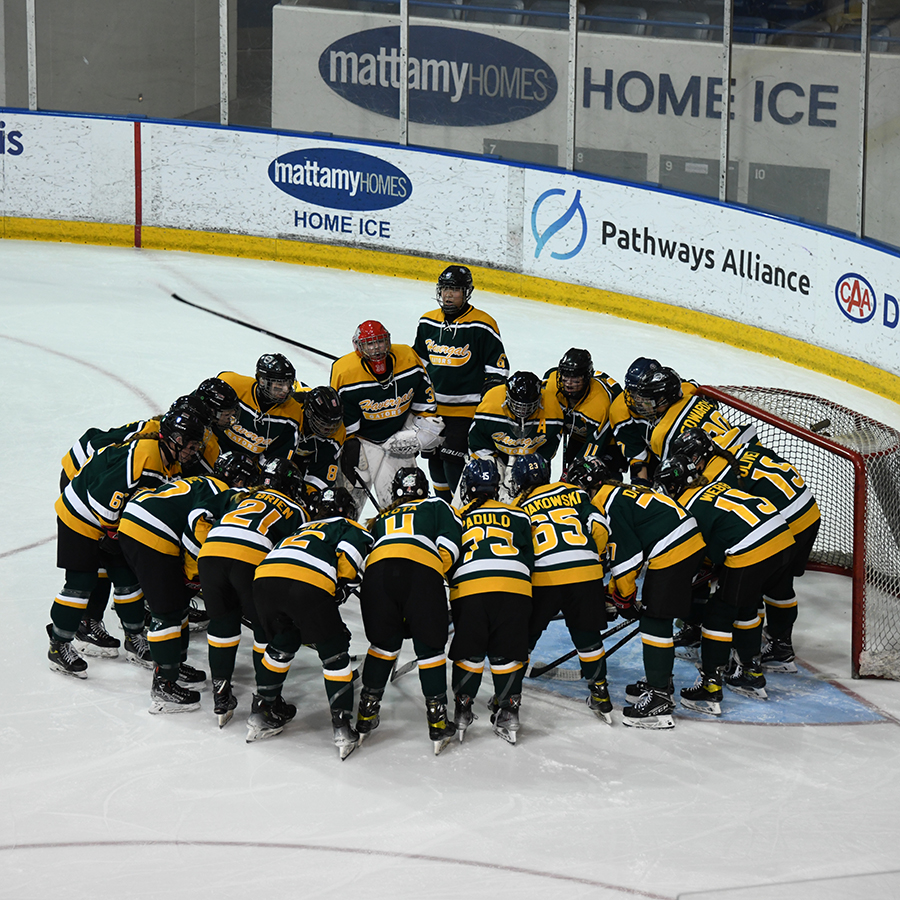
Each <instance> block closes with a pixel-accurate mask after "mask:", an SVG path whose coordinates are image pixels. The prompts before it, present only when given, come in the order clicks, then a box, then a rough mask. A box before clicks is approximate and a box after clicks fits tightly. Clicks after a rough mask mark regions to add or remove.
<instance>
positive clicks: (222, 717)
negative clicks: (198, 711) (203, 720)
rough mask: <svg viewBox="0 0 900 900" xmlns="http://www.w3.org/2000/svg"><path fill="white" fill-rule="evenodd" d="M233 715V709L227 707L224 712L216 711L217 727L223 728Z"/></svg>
mask: <svg viewBox="0 0 900 900" xmlns="http://www.w3.org/2000/svg"><path fill="white" fill-rule="evenodd" d="M233 715H234V710H233V709H229V710H228V711H227V712H224V713H216V718H217V719H218V720H219V728H224V727H225V726H226V725H227V724H228V723H229V722H230V721H231V718H232V716H233Z"/></svg>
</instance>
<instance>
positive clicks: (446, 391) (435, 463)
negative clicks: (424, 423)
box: [413, 265, 509, 503]
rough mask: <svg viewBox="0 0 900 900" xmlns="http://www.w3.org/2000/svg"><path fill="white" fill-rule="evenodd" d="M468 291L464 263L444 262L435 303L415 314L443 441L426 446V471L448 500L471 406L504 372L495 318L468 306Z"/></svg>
mask: <svg viewBox="0 0 900 900" xmlns="http://www.w3.org/2000/svg"><path fill="white" fill-rule="evenodd" d="M473 290H474V285H473V282H472V272H471V271H470V270H469V269H468V268H467V267H466V266H457V265H451V266H447V268H446V269H444V271H443V272H441V274H440V276H439V277H438V280H437V288H436V290H435V296H436V299H437V301H438V307H439V308H438V309H434V310H432V311H431V312H427V313H425V315H424V316H422V317H421V318H420V319H419V327H418V330H417V331H416V339H415V342H414V343H413V348H414V349H415V351H416V353H418V354H419V357H420V359H421V360H422V362H423V363H424V364H425V370H426V371H427V372H428V375H429V377H430V378H431V383H432V384H433V385H434V393H435V397H436V399H437V411H438V415H439V416H441V418H442V419H443V420H444V442H443V444H442V445H441V446H440V448H439V449H434V450H431V451H428V470H429V474H430V475H431V481H432V484H433V485H434V489H435V493H436V494H437V496H438V497H441V498H442V499H444V500H446V501H447V502H448V503H449V502H450V498H451V497H452V496H453V493H454V491H455V490H456V486H457V485H458V484H459V477H460V475H461V474H462V470H463V466H464V465H465V463H466V457H467V455H468V435H469V427H470V426H471V424H472V417H473V416H474V415H475V407H476V406H477V405H478V404H479V403H480V402H481V398H482V396H483V395H484V393H485V391H486V390H487V389H488V388H489V387H492V386H493V385H495V384H499V383H500V382H503V381H505V380H506V377H507V376H508V375H509V363H508V362H507V360H506V352H505V351H504V349H503V341H502V340H501V338H500V331H499V329H498V328H497V323H496V322H495V321H494V319H493V318H491V316H489V315H488V314H487V313H486V312H483V311H482V310H479V309H476V308H475V307H474V306H472V304H471V303H470V300H471V297H472V291H473ZM423 455H425V454H423Z"/></svg>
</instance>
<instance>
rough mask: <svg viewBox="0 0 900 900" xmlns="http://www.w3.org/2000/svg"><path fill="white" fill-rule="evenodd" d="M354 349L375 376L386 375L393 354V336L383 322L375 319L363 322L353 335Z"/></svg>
mask: <svg viewBox="0 0 900 900" xmlns="http://www.w3.org/2000/svg"><path fill="white" fill-rule="evenodd" d="M353 348H354V350H356V352H357V353H358V354H359V355H360V357H361V358H362V359H364V360H365V361H366V362H367V363H368V364H369V367H370V368H371V370H372V372H374V373H375V375H384V373H385V372H386V371H387V359H388V354H389V353H390V352H391V335H390V333H389V332H388V330H387V328H385V327H384V325H382V324H381V322H376V321H375V320H374V319H368V320H367V321H365V322H363V323H362V325H360V326H359V328H357V329H356V333H355V334H354V335H353Z"/></svg>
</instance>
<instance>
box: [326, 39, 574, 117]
mask: <svg viewBox="0 0 900 900" xmlns="http://www.w3.org/2000/svg"><path fill="white" fill-rule="evenodd" d="M409 47H410V49H409V68H408V73H409V120H410V122H415V123H417V124H421V125H459V126H468V127H471V126H474V125H499V124H501V123H503V122H514V121H516V120H517V119H526V118H528V116H533V115H534V114H535V113H538V112H540V111H541V110H542V109H545V108H546V107H547V106H549V105H550V104H551V103H552V102H553V99H554V98H555V97H556V93H557V90H558V84H557V80H556V74H555V73H554V72H553V69H552V68H551V67H550V66H549V65H548V64H547V63H545V62H544V61H543V60H542V59H541V58H540V57H539V56H536V55H535V54H534V53H532V52H531V51H530V50H525V49H523V48H522V47H519V46H518V45H517V44H513V43H510V42H509V41H504V40H501V39H500V38H496V37H491V36H490V35H487V34H478V33H477V32H470V31H465V30H464V29H461V28H442V27H438V26H431V25H411V26H410V28H409ZM319 74H320V75H321V76H322V79H323V81H324V82H325V83H326V84H327V85H328V86H329V87H330V88H331V89H332V90H333V91H334V92H335V93H337V94H340V96H341V97H343V98H344V99H345V100H349V101H350V102H351V103H354V104H356V105H357V106H361V107H363V109H367V110H369V111H370V112H374V113H378V114H379V115H382V116H388V117H389V118H392V119H397V118H399V115H400V28H399V27H386V28H372V29H370V30H368V31H359V32H356V33H355V34H349V35H347V36H345V37H342V38H340V39H338V40H336V41H335V42H334V43H333V44H332V45H331V46H330V47H328V48H326V50H325V51H324V53H322V55H321V56H320V57H319Z"/></svg>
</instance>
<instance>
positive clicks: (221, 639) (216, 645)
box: [206, 615, 262, 681]
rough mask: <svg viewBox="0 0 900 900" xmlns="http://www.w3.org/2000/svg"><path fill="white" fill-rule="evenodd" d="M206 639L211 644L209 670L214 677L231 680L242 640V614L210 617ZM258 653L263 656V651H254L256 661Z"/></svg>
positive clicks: (220, 679) (215, 678)
mask: <svg viewBox="0 0 900 900" xmlns="http://www.w3.org/2000/svg"><path fill="white" fill-rule="evenodd" d="M206 641H207V643H208V644H209V670H210V673H211V675H212V677H213V679H214V680H217V681H231V676H232V675H234V664H235V660H236V659H237V651H238V645H239V644H240V642H241V617H240V615H233V616H222V617H221V618H210V620H209V628H208V629H207V632H206ZM257 655H259V656H260V658H262V654H261V653H260V654H256V653H254V654H253V656H254V661H255V658H256V656H257ZM257 674H258V672H257Z"/></svg>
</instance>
